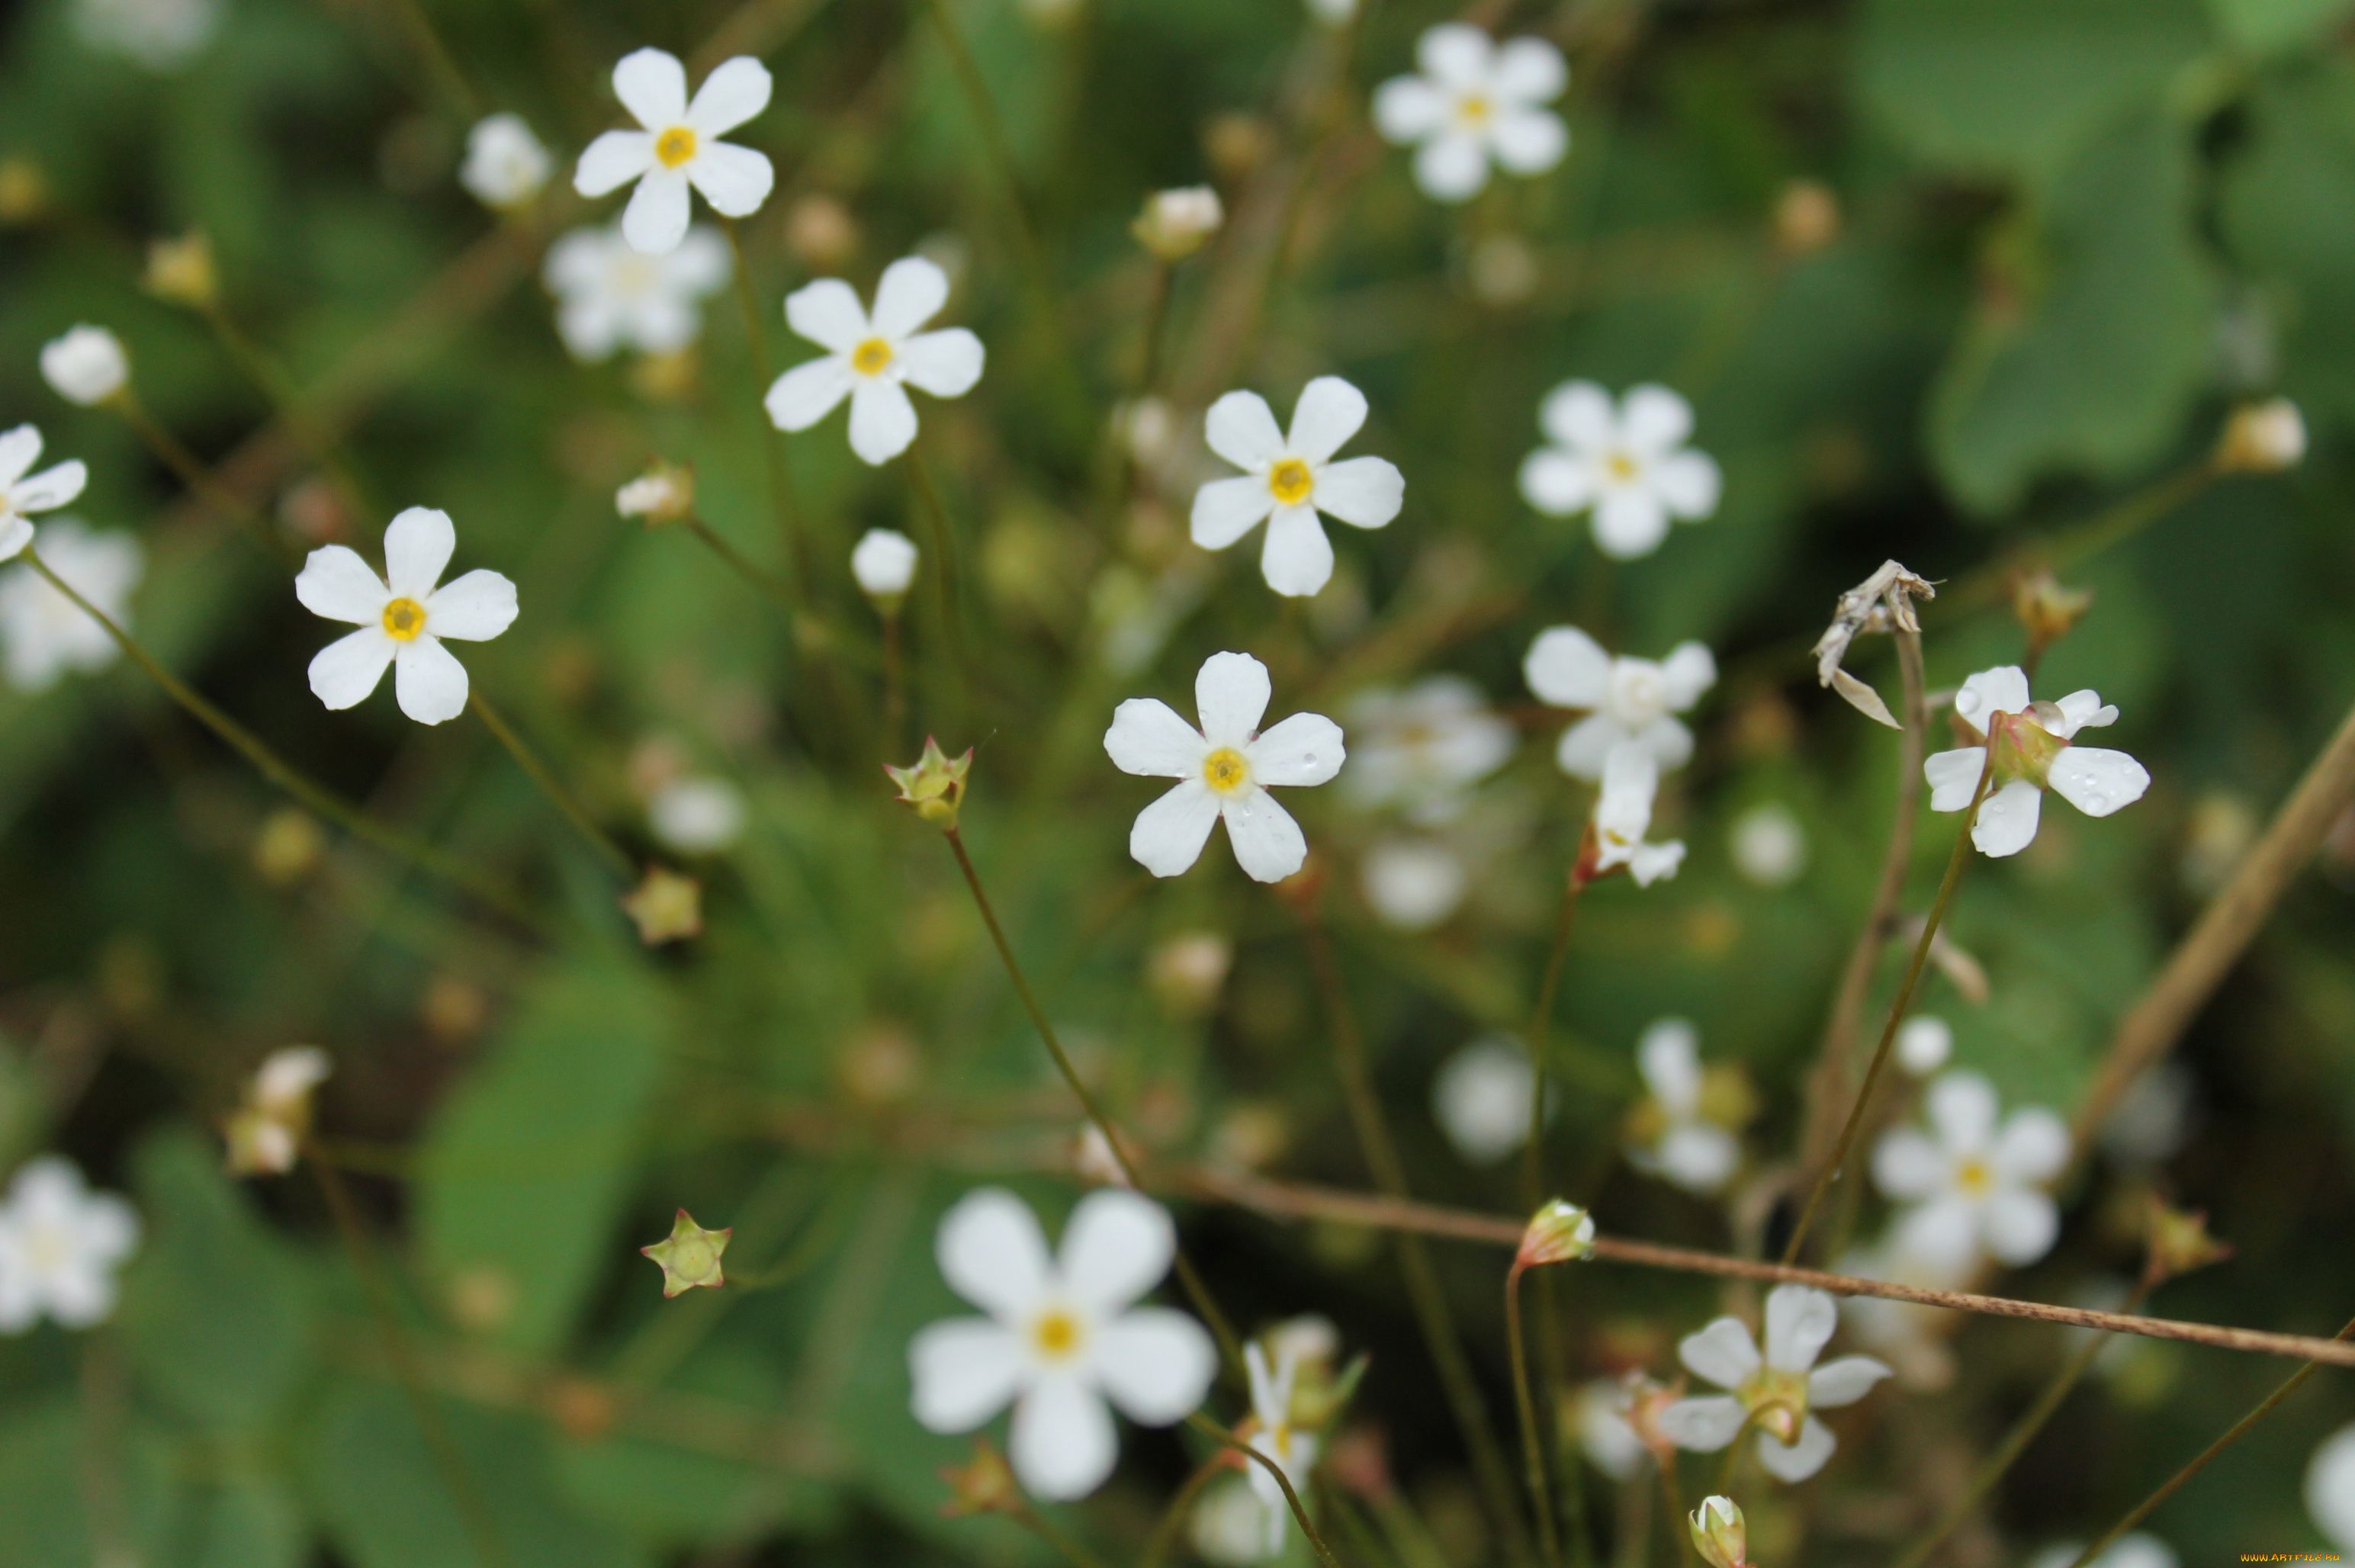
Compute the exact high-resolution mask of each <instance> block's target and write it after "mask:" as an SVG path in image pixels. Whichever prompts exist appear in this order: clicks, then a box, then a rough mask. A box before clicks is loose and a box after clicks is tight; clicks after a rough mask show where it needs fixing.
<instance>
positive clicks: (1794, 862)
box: [1733, 801, 1807, 888]
mask: <svg viewBox="0 0 2355 1568" xmlns="http://www.w3.org/2000/svg"><path fill="white" fill-rule="evenodd" d="M1733 869H1735V870H1737V871H1740V872H1741V873H1742V875H1743V876H1744V877H1747V878H1749V879H1750V880H1752V881H1753V882H1755V883H1757V884H1758V885H1759V886H1760V887H1762V888H1781V887H1788V886H1789V885H1790V884H1791V883H1792V882H1794V881H1796V880H1798V876H1799V873H1800V872H1802V871H1804V870H1806V869H1807V830H1806V828H1804V827H1800V826H1799V819H1798V818H1797V817H1796V816H1793V815H1792V812H1791V808H1790V807H1789V806H1787V805H1782V804H1781V803H1779V802H1776V801H1767V802H1766V803H1764V805H1753V806H1752V807H1751V808H1750V809H1749V810H1747V811H1745V812H1743V813H1742V815H1741V816H1738V817H1736V818H1734V821H1733Z"/></svg>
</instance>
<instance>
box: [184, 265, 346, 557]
mask: <svg viewBox="0 0 2355 1568" xmlns="http://www.w3.org/2000/svg"><path fill="white" fill-rule="evenodd" d="M201 314H202V315H204V318H205V321H206V323H207V324H208V325H210V326H211V327H212V329H213V336H216V337H218V339H220V345H221V347H222V348H223V349H225V350H227V351H228V354H229V357H230V358H231V359H232V360H235V361H236V363H237V368H239V370H240V371H242V372H243V373H244V375H245V378H246V379H247V380H249V381H251V382H252V383H253V384H254V386H255V387H256V388H257V389H259V390H260V391H261V394H262V396H264V397H265V398H268V399H269V400H270V406H271V409H272V411H273V412H274V413H276V414H277V416H278V420H279V422H280V423H281V424H282V425H283V426H284V427H285V430H286V433H287V434H288V435H290V436H292V437H293V439H294V443H295V444H296V445H297V446H300V447H301V448H302V449H303V451H304V453H305V454H306V455H307V456H308V457H309V458H310V459H311V461H312V462H314V463H315V464H318V465H319V467H320V468H321V469H322V470H324V471H325V473H326V475H327V476H328V478H329V479H330V480H332V481H333V482H334V484H335V486H336V489H337V490H339V491H341V492H342V493H343V501H344V505H345V506H346V507H348V508H350V510H351V513H352V515H353V516H354V517H366V516H367V515H368V512H369V510H370V508H369V506H368V494H367V492H366V491H365V490H364V489H363V488H362V487H361V485H360V482H359V476H358V475H357V474H355V473H354V472H353V471H352V467H351V464H348V463H347V462H346V461H345V460H344V457H343V454H342V453H339V452H337V451H336V439H335V437H334V436H333V435H332V434H330V433H329V432H326V431H325V430H324V429H322V428H320V426H319V424H318V423H317V421H314V420H313V419H312V417H311V415H310V413H309V412H308V411H306V410H305V409H304V406H303V394H302V392H301V391H300V390H299V389H296V388H295V386H294V384H293V382H292V381H290V380H288V379H287V378H286V376H285V374H284V372H282V371H281V370H280V369H279V368H278V367H277V365H276V364H275V363H274V362H272V359H271V357H270V356H269V355H267V354H265V353H263V352H262V350H261V347H260V346H259V345H258V344H256V343H255V342H254V341H253V340H252V339H251V338H250V337H248V336H246V335H245V334H244V333H243V332H242V331H241V330H240V329H239V327H238V325H237V323H236V322H234V321H232V320H230V319H229V312H228V311H227V310H225V309H223V308H222V307H221V305H220V304H218V302H215V303H214V304H208V305H205V306H203V307H202V312H201Z"/></svg>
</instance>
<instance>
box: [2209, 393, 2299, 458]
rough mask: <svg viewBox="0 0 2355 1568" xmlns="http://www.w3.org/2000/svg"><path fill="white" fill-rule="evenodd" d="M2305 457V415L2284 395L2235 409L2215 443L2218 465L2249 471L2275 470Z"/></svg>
mask: <svg viewBox="0 0 2355 1568" xmlns="http://www.w3.org/2000/svg"><path fill="white" fill-rule="evenodd" d="M2305 461H2306V416H2305V415H2304V414H2301V413H2299V412H2298V411H2297V405H2296V403H2293V402H2291V401H2290V400H2288V399H2287V398H2268V399H2267V400H2264V402H2262V403H2246V404H2243V406H2241V407H2240V408H2237V409H2234V410H2233V411H2232V418H2231V419H2230V420H2228V421H2225V425H2224V435H2223V439H2222V441H2220V442H2218V443H2217V446H2216V462H2217V464H2218V466H2220V467H2222V468H2224V469H2227V470H2238V471H2240V472H2243V473H2248V474H2272V473H2276V472H2278V471H2280V470H2282V469H2284V468H2295V467H2296V466H2297V465H2298V464H2300V463H2303V462H2305Z"/></svg>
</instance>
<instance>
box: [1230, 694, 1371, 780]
mask: <svg viewBox="0 0 2355 1568" xmlns="http://www.w3.org/2000/svg"><path fill="white" fill-rule="evenodd" d="M1243 756H1244V758H1245V759H1246V760H1247V761H1249V762H1250V763H1251V773H1252V778H1254V779H1256V780H1257V781H1258V782H1259V783H1261V784H1266V785H1273V786H1274V787H1276V788H1279V789H1280V788H1283V787H1284V786H1286V785H1301V784H1325V783H1327V781H1329V780H1330V779H1331V778H1332V777H1333V775H1334V774H1335V773H1339V772H1340V771H1341V763H1342V761H1343V760H1344V759H1345V758H1346V757H1347V756H1348V752H1347V751H1346V750H1345V749H1344V748H1343V746H1342V743H1341V726H1339V725H1338V724H1336V723H1334V722H1333V720H1330V719H1327V718H1326V717H1325V715H1323V714H1322V713H1295V714H1294V715H1293V716H1292V717H1291V718H1289V719H1286V720H1284V721H1283V722H1282V723H1280V724H1273V725H1270V726H1269V727H1268V729H1267V730H1266V731H1264V732H1263V734H1262V735H1261V736H1260V738H1259V739H1258V740H1256V741H1252V743H1251V744H1250V745H1248V746H1245V747H1244V748H1243Z"/></svg>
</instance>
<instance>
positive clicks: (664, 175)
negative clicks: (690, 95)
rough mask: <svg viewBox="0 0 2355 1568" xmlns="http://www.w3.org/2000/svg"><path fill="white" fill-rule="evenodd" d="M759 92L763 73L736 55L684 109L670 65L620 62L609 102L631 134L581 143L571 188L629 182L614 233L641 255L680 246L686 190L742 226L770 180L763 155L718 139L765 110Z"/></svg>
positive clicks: (654, 59)
mask: <svg viewBox="0 0 2355 1568" xmlns="http://www.w3.org/2000/svg"><path fill="white" fill-rule="evenodd" d="M769 91H770V81H769V69H768V67H766V66H764V65H762V63H761V62H760V61H759V60H756V59H753V58H752V57H751V56H750V55H738V56H737V57H736V58H735V59H731V60H727V61H724V62H722V63H721V65H720V66H719V69H716V70H714V71H713V72H712V73H711V74H710V75H709V76H707V77H705V78H704V79H703V85H702V86H701V87H700V88H698V89H697V91H696V94H695V101H693V102H692V103H690V102H688V101H687V68H686V67H685V66H683V65H681V64H680V63H679V61H678V57H677V55H673V54H667V53H666V52H664V51H663V50H661V49H639V50H637V51H636V52H635V53H634V54H628V55H624V56H623V57H622V61H621V63H620V64H619V65H616V66H615V67H614V68H613V92H614V95H615V96H616V97H618V98H620V99H621V101H622V107H623V108H624V109H626V110H628V111H629V112H630V114H631V117H632V118H633V119H634V120H636V121H637V123H638V125H639V127H640V128H639V129H638V130H635V131H608V132H606V133H604V134H603V135H602V136H600V137H598V138H597V139H596V140H595V141H593V142H591V143H590V144H589V147H588V150H587V151H585V152H583V153H582V154H581V163H580V166H579V167H578V168H576V169H575V170H574V171H573V175H572V186H573V188H574V189H576V190H578V191H579V192H580V193H581V195H582V196H604V195H606V194H608V193H609V192H612V191H616V190H619V189H621V188H622V187H623V186H625V185H627V184H629V183H630V182H631V181H632V180H635V181H637V182H638V188H637V189H636V191H635V192H634V193H633V194H632V195H631V197H630V205H629V208H628V209H627V210H626V211H624V212H623V214H622V232H623V235H625V236H626V237H627V238H628V240H629V241H630V243H631V245H632V246H634V247H635V248H636V249H637V250H640V251H645V252H646V253H647V254H648V255H659V254H661V253H662V252H663V251H669V250H672V249H675V248H676V247H677V244H678V242H679V241H680V240H684V239H685V238H687V187H688V186H690V185H691V186H693V187H695V188H696V189H698V190H699V191H701V192H702V193H703V199H704V200H706V201H708V202H709V203H710V204H711V210H712V211H714V212H717V213H719V215H720V216H721V217H723V218H750V217H751V215H752V214H753V213H755V212H758V211H759V210H760V209H761V204H762V202H764V201H766V200H768V199H769V188H770V187H772V186H773V185H774V184H775V183H776V178H777V171H776V170H775V169H774V168H773V167H772V166H771V165H770V163H769V160H768V158H767V157H766V156H765V155H762V154H760V153H756V152H754V151H752V149H751V148H750V147H740V146H738V145H736V144H734V143H732V142H723V141H721V140H719V138H720V136H721V135H722V134H723V133H726V132H729V131H732V130H734V129H735V128H736V127H737V126H739V125H741V124H742V123H744V122H746V121H747V120H750V119H751V118H752V117H753V116H754V115H756V114H758V113H760V112H761V111H762V110H763V109H766V108H767V107H768V106H769Z"/></svg>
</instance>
